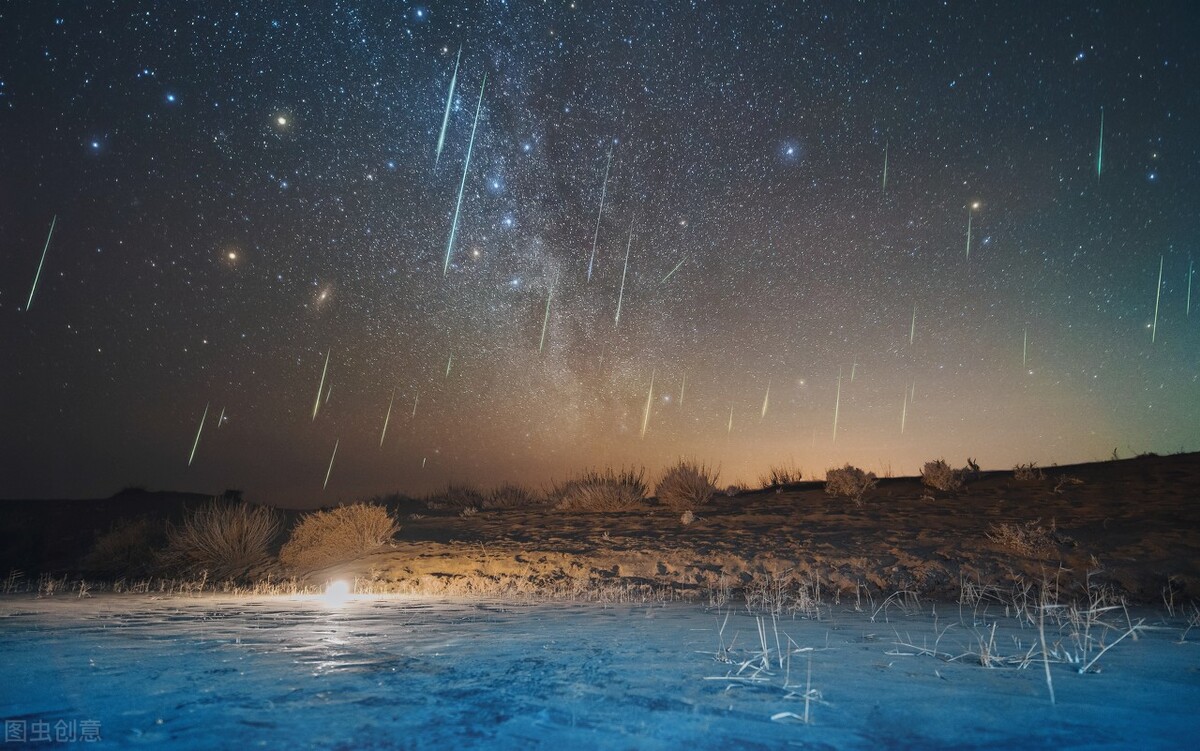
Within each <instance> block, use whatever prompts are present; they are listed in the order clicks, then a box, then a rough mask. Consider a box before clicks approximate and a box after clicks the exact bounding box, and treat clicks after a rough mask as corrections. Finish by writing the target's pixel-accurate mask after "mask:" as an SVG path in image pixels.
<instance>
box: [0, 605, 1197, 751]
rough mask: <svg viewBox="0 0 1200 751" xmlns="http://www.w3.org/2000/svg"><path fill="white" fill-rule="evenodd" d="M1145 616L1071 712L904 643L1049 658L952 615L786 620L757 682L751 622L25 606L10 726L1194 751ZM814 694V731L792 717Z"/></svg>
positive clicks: (1170, 661)
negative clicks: (989, 648) (985, 643)
mask: <svg viewBox="0 0 1200 751" xmlns="http://www.w3.org/2000/svg"><path fill="white" fill-rule="evenodd" d="M1140 616H1142V617H1146V618H1147V621H1146V623H1147V625H1151V624H1160V625H1159V626H1156V627H1154V628H1151V629H1149V630H1146V631H1144V632H1143V633H1142V634H1141V638H1139V639H1136V640H1134V639H1132V638H1130V639H1126V640H1124V641H1122V642H1121V643H1119V644H1117V645H1116V646H1115V647H1113V648H1112V649H1111V650H1110V651H1109V652H1108V653H1106V654H1105V655H1104V657H1103V658H1102V659H1101V661H1100V662H1099V663H1098V664H1097V666H1098V667H1099V668H1101V670H1100V672H1099V673H1091V674H1087V675H1080V674H1079V673H1078V671H1077V668H1076V667H1075V666H1072V665H1068V664H1063V663H1060V664H1054V665H1051V668H1052V675H1053V678H1054V687H1055V690H1056V693H1057V701H1058V703H1057V705H1053V706H1052V705H1051V703H1050V701H1049V695H1048V691H1047V687H1046V684H1045V677H1044V673H1043V666H1042V663H1041V662H1040V661H1038V662H1036V663H1034V664H1032V665H1031V666H1029V667H1028V668H1026V669H1017V668H998V669H986V668H983V667H981V666H980V665H979V663H978V660H975V661H974V662H972V661H970V660H969V659H963V660H957V661H953V662H947V661H944V660H940V659H937V658H935V657H931V656H928V655H915V656H914V655H912V654H905V653H906V652H908V653H911V652H912V651H913V650H911V649H905V648H904V647H898V646H897V644H896V642H897V641H903V642H909V643H915V644H927V645H932V644H933V643H934V641H935V640H936V639H937V634H939V633H942V631H943V629H946V626H947V625H948V624H953V625H951V628H949V629H948V630H946V631H945V633H944V634H943V635H942V637H941V640H940V642H938V648H939V650H941V651H945V652H947V653H955V652H967V651H970V650H973V649H978V647H979V642H978V639H979V635H980V634H984V633H987V630H988V629H990V627H991V625H992V624H993V623H996V624H997V630H996V633H995V644H996V645H997V648H998V649H999V650H1001V651H1003V652H1004V653H1005V654H1010V655H1019V654H1021V653H1023V652H1025V651H1026V650H1028V649H1029V648H1030V646H1031V645H1032V644H1034V643H1035V642H1036V640H1037V630H1036V629H1030V628H1028V627H1026V628H1021V627H1020V625H1019V624H1018V623H1016V622H1015V621H1014V620H1012V619H1007V618H1004V617H1003V616H1002V614H1001V615H998V616H996V617H988V616H984V617H982V618H980V617H976V616H974V615H972V614H968V616H967V618H965V619H961V618H960V614H959V612H958V610H957V608H956V607H955V606H953V605H947V606H939V607H938V615H937V616H936V620H935V616H934V615H933V614H931V612H930V609H929V608H928V607H926V608H924V609H923V610H922V611H921V612H920V613H913V614H910V615H903V614H898V613H895V612H892V613H891V614H889V619H888V622H884V620H883V618H882V617H880V618H878V619H877V620H876V621H875V622H872V620H871V619H870V618H869V616H868V615H866V614H862V613H855V612H849V611H845V610H841V609H839V608H836V607H835V608H833V609H832V610H830V611H829V613H828V615H827V616H824V617H822V619H821V620H793V619H789V618H781V619H779V620H778V621H777V622H773V621H772V619H771V618H770V617H767V618H765V619H764V620H763V621H762V625H763V632H764V633H765V638H766V642H767V645H768V657H769V659H770V660H771V664H772V669H771V670H770V671H769V673H768V672H767V671H762V672H759V673H758V674H757V676H756V678H755V679H754V680H748V679H749V678H750V676H752V675H754V673H755V670H756V669H757V667H760V666H761V665H760V663H761V653H762V647H761V645H762V637H761V636H760V631H759V620H758V619H757V618H755V617H753V616H750V615H748V614H747V613H746V612H745V610H742V611H740V612H738V611H734V612H733V613H732V614H730V615H729V616H728V620H727V621H726V620H725V614H722V613H717V612H715V611H710V610H706V609H704V608H701V607H698V606H694V605H666V606H663V605H620V606H608V607H603V606H599V605H535V606H528V605H526V606H521V605H518V606H510V605H502V604H484V603H479V602H470V603H467V602H446V601H434V600H428V599H419V598H380V599H375V598H371V599H366V598H364V599H356V600H351V601H349V602H346V603H344V604H342V605H337V606H334V605H330V604H327V603H325V602H322V601H320V600H314V599H307V600H306V599H291V598H261V599H245V598H243V599H217V598H209V597H204V598H184V597H178V598H166V599H151V598H148V597H145V596H117V595H113V596H100V597H96V598H90V599H84V600H79V599H60V598H48V599H33V598H31V597H29V596H23V597H5V598H0V654H2V655H3V667H4V676H3V682H2V684H0V715H2V716H3V718H4V719H5V720H10V721H16V723H17V724H20V725H22V726H23V727H25V728H26V732H29V731H30V729H32V728H33V726H34V723H38V722H46V723H48V726H49V727H51V728H52V727H53V725H54V724H55V723H56V722H57V721H59V720H65V721H68V722H70V721H76V722H79V721H83V720H93V721H98V722H99V723H100V725H99V735H100V737H101V739H102V740H101V741H100V742H99V743H90V744H88V746H90V747H105V748H155V747H162V748H167V747H169V748H173V749H174V748H218V747H234V746H235V745H236V746H238V747H245V748H253V747H268V748H283V747H289V748H348V749H349V748H359V749H372V748H381V749H390V748H414V749H447V748H463V747H489V748H512V749H518V748H519V749H529V748H553V749H560V750H565V749H567V748H572V749H573V748H639V749H675V748H688V747H692V748H735V747H736V748H783V747H794V748H809V749H825V748H843V749H879V748H896V749H901V748H904V749H909V748H911V749H938V748H980V749H983V748H988V749H993V748H994V749H1000V748H1018V747H1022V748H1026V749H1030V748H1032V749H1038V748H1046V749H1049V748H1054V749H1060V748H1106V749H1128V748H1195V746H1194V744H1195V743H1196V738H1197V733H1198V732H1200V721H1198V720H1197V719H1196V718H1197V709H1196V708H1197V707H1198V706H1200V646H1198V645H1197V644H1195V643H1192V642H1182V643H1181V642H1180V636H1181V634H1182V629H1181V628H1177V627H1176V624H1173V623H1170V622H1166V621H1164V620H1163V618H1162V616H1161V615H1160V614H1154V613H1150V612H1146V613H1141V614H1140ZM776 630H777V631H778V636H777V635H776ZM1191 636H1192V637H1196V636H1197V633H1196V632H1195V631H1193V632H1192V634H1191ZM777 644H779V645H781V647H782V648H781V649H777V648H776V645H777ZM722 646H724V647H725V649H724V650H722V649H721V647H722ZM719 657H723V658H725V659H726V660H728V661H722V660H720V659H718V658H719ZM781 658H782V660H783V662H784V667H783V668H782V669H780V668H779V660H780V659H781ZM747 661H748V662H749V664H748V666H747V667H746V668H744V669H742V665H743V663H746V662H747ZM810 661H811V683H808V680H809V679H808V677H807V676H808V675H809V670H810V667H809V666H810ZM739 669H742V672H741V675H740V676H737V679H736V680H734V679H727V678H725V676H729V675H734V674H736V673H738V671H739ZM714 679H715V680H714ZM785 684H786V685H787V688H785ZM806 694H807V696H808V698H809V702H808V711H809V713H810V714H809V718H810V722H809V724H807V725H806V724H804V723H803V722H801V721H799V720H798V719H796V718H795V717H793V716H792V715H796V716H801V717H802V716H803V714H804V711H805V699H804V697H805V695H806ZM782 713H791V715H782ZM773 717H776V719H774V720H773V719H772V718H773ZM43 727H45V726H43ZM50 732H51V733H53V732H54V731H53V730H52V729H51V730H50ZM30 745H33V744H32V743H31V744H30ZM14 747H19V746H14Z"/></svg>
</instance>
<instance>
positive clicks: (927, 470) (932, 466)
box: [921, 459, 963, 493]
mask: <svg viewBox="0 0 1200 751" xmlns="http://www.w3.org/2000/svg"><path fill="white" fill-rule="evenodd" d="M962 474H963V473H962V471H961V470H957V469H953V468H951V466H950V465H949V464H947V463H946V461H945V460H944V459H938V460H937V461H932V462H925V466H924V467H922V468H921V482H922V483H924V484H925V485H927V486H928V487H931V488H933V489H934V490H941V491H944V492H947V493H953V492H955V491H958V490H962V487H963V480H962Z"/></svg>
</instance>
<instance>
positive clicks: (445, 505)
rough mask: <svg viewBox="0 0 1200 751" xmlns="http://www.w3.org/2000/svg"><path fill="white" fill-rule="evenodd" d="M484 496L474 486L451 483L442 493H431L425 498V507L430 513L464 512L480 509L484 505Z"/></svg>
mask: <svg viewBox="0 0 1200 751" xmlns="http://www.w3.org/2000/svg"><path fill="white" fill-rule="evenodd" d="M483 501H484V495H483V493H481V492H480V491H479V490H478V489H477V488H475V487H474V486H473V485H465V484H464V485H456V484H454V483H451V484H449V485H447V486H446V489H445V490H444V491H442V492H440V493H431V494H430V495H428V496H426V497H425V507H426V508H428V509H429V510H430V511H462V510H463V509H465V508H476V509H477V508H479V507H480V506H482V505H483Z"/></svg>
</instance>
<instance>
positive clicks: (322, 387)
mask: <svg viewBox="0 0 1200 751" xmlns="http://www.w3.org/2000/svg"><path fill="white" fill-rule="evenodd" d="M332 352H333V350H330V351H329V352H326V353H325V367H324V368H322V369H321V382H320V383H319V384H317V401H316V403H315V404H313V413H312V419H313V420H316V419H317V411H318V410H320V409H321V393H322V392H323V391H324V390H325V374H326V373H328V372H329V355H330V354H331V353H332Z"/></svg>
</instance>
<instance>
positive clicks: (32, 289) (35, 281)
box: [25, 214, 58, 312]
mask: <svg viewBox="0 0 1200 751" xmlns="http://www.w3.org/2000/svg"><path fill="white" fill-rule="evenodd" d="M56 224H58V214H55V215H54V218H53V219H51V220H50V232H49V234H47V235H46V244H45V245H44V246H42V260H40V261H38V267H37V273H36V274H34V275H33V286H32V287H30V288H29V299H28V300H26V301H25V310H26V312H28V311H29V306H30V305H32V304H33V293H34V292H36V291H37V285H38V279H40V278H41V277H42V264H44V263H45V262H46V251H47V250H50V238H51V237H54V225H56Z"/></svg>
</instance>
